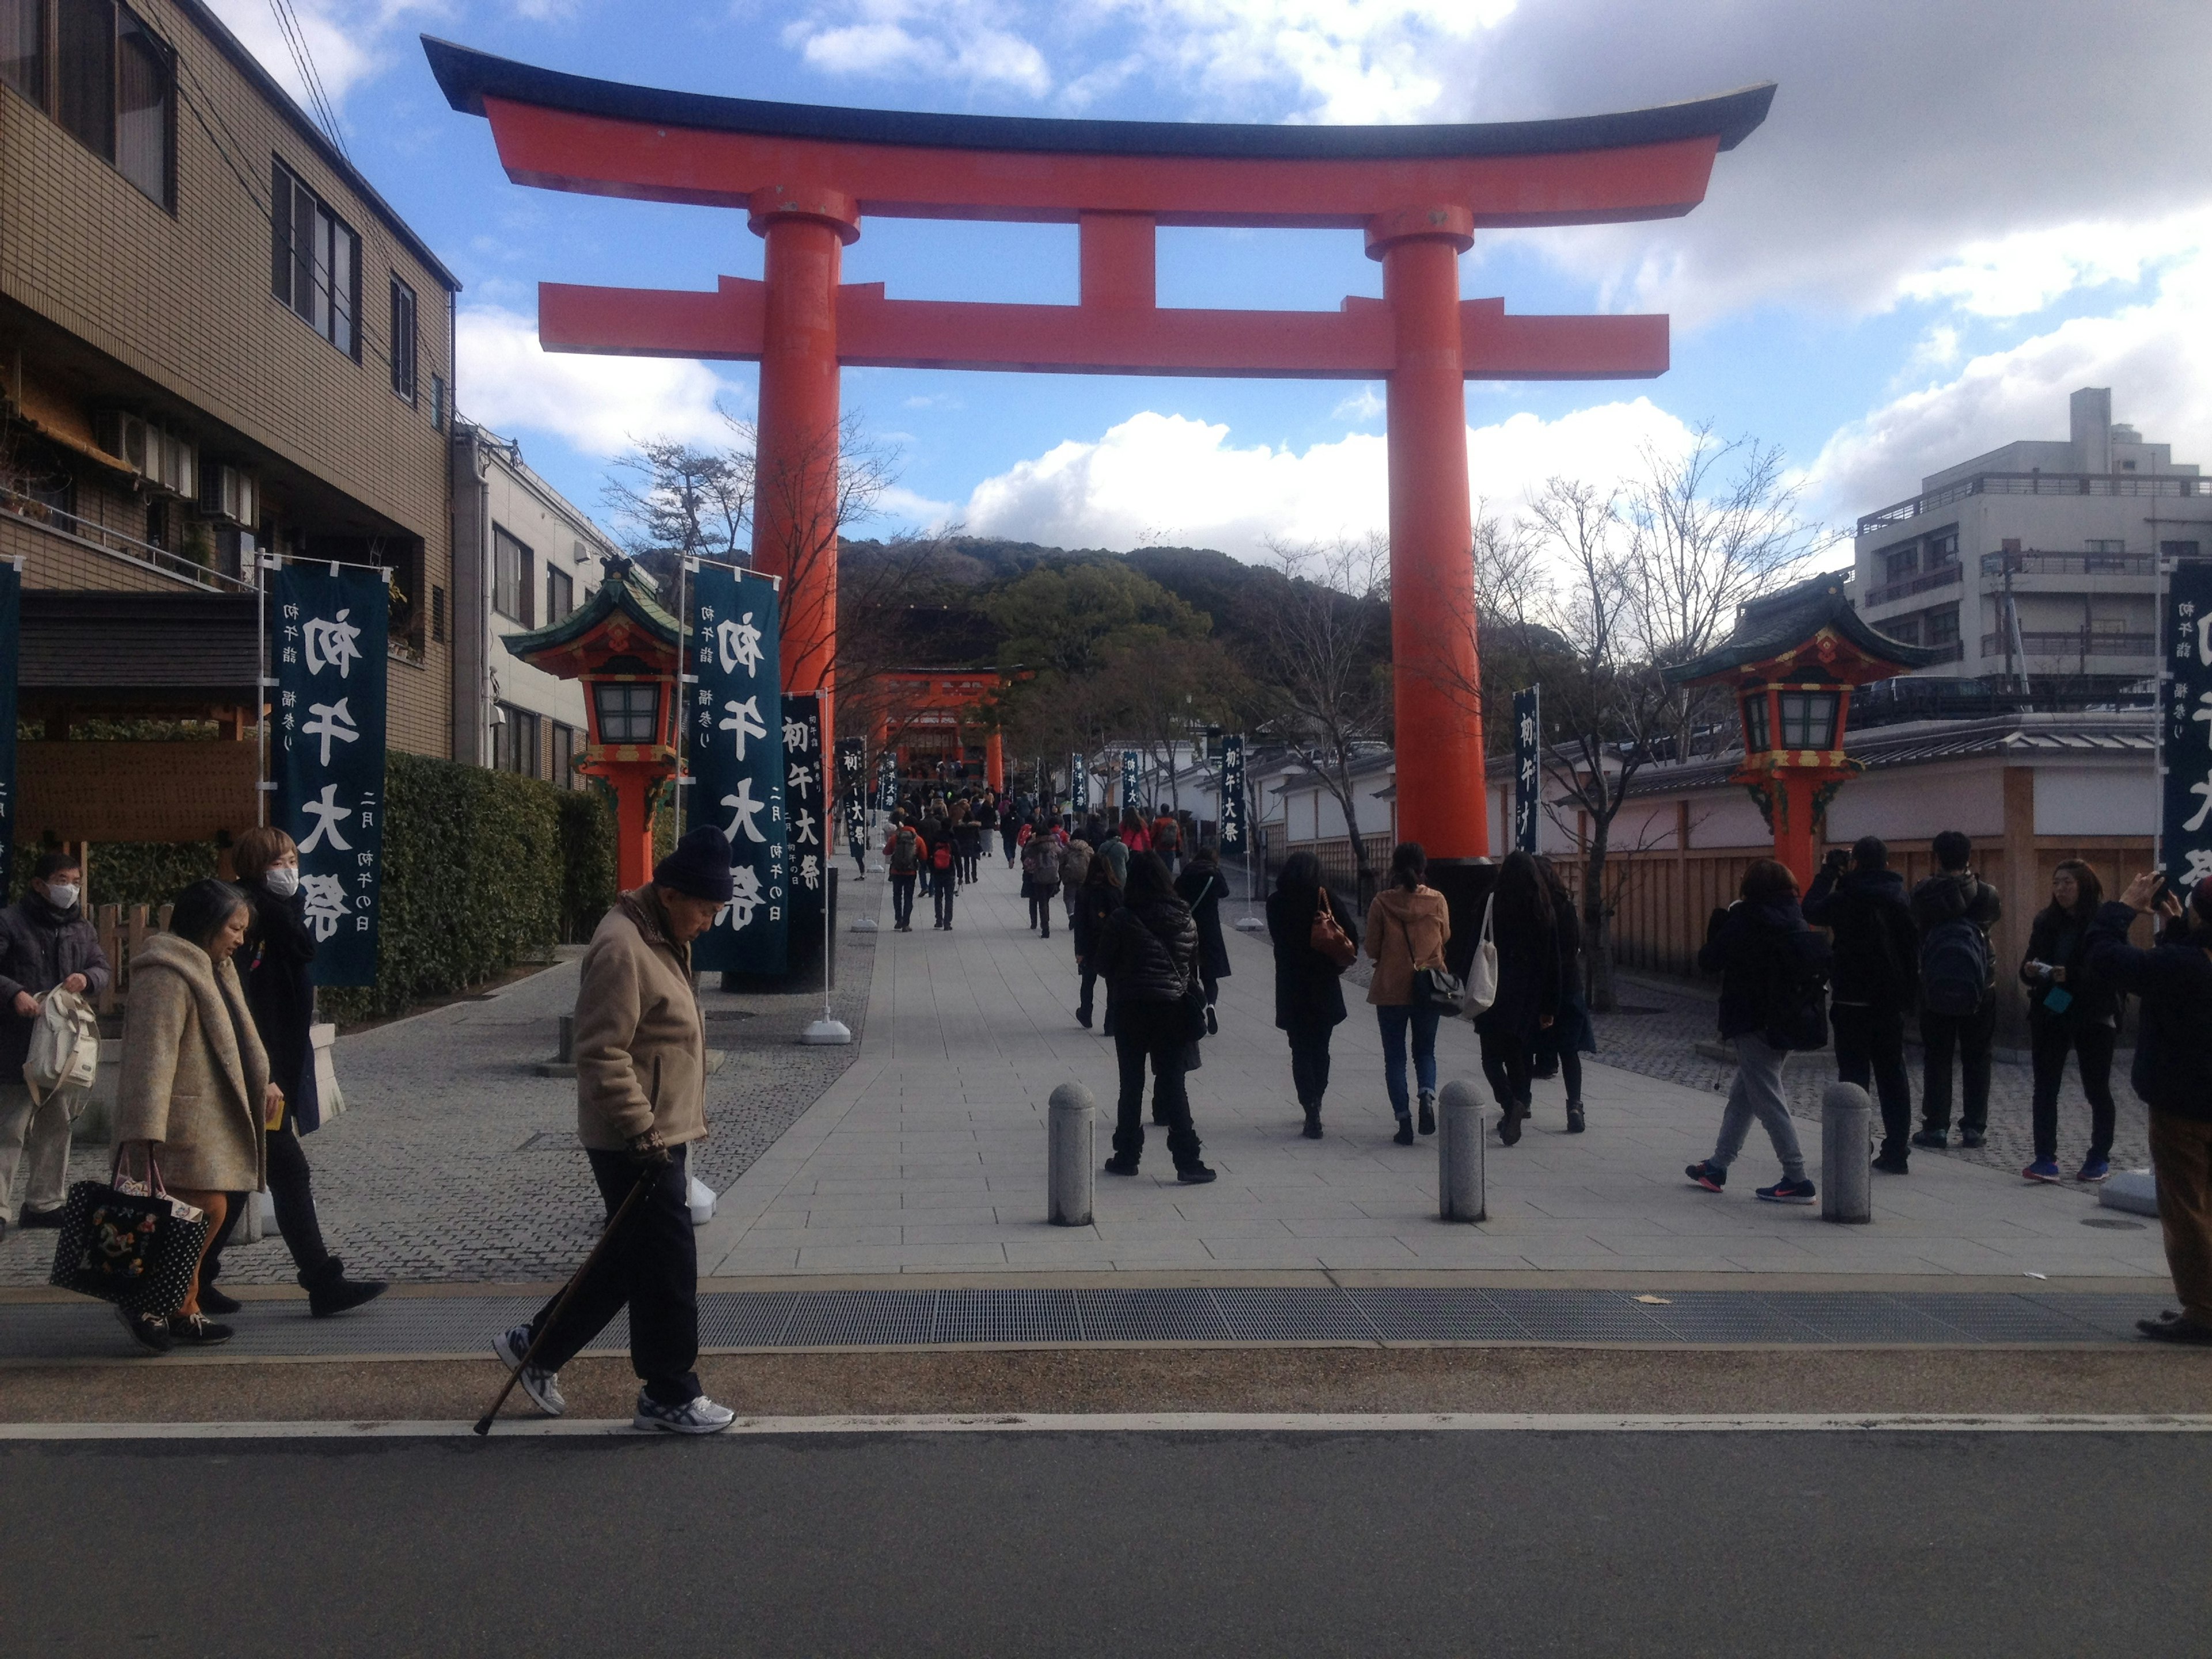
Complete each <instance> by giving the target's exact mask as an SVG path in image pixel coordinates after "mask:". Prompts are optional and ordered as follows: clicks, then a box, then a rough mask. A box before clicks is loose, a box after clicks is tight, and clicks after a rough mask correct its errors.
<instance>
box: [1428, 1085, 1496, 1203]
mask: <svg viewBox="0 0 2212 1659" xmlns="http://www.w3.org/2000/svg"><path fill="white" fill-rule="evenodd" d="M1437 1216H1438V1218H1441V1219H1443V1220H1445V1221H1485V1220H1487V1219H1488V1218H1489V1212H1488V1210H1487V1209H1486V1207H1485V1206H1484V1199H1483V1182H1482V1102H1481V1100H1480V1098H1479V1097H1477V1096H1476V1094H1475V1092H1474V1085H1473V1084H1472V1083H1462V1082H1461V1081H1459V1080H1458V1079H1454V1080H1453V1081H1451V1082H1449V1083H1447V1084H1445V1085H1444V1088H1443V1094H1442V1095H1441V1096H1439V1097H1437Z"/></svg>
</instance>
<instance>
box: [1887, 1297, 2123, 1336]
mask: <svg viewBox="0 0 2212 1659" xmlns="http://www.w3.org/2000/svg"><path fill="white" fill-rule="evenodd" d="M1913 1305H1914V1306H1915V1307H1916V1308H1917V1309H1918V1310H1920V1311H1922V1312H1923V1313H1925V1314H1927V1315H1928V1316H1929V1317H1930V1318H1934V1319H1940V1320H1942V1322H1944V1323H1945V1324H1947V1325H1948V1326H1950V1327H1951V1328H1953V1329H1954V1330H1956V1331H1958V1332H1960V1334H1963V1335H1966V1336H1967V1337H1969V1338H1971V1339H1972V1340H1974V1341H1976V1342H2086V1341H2088V1340H2091V1339H2093V1337H2095V1336H2096V1335H2097V1334H2098V1333H2097V1332H2096V1331H2095V1330H2094V1329H2093V1328H2091V1327H2090V1326H2088V1325H2086V1324H2084V1323H2083V1322H2081V1320H2078V1319H2075V1317H2073V1316H2071V1315H2070V1314H2069V1313H2067V1312H2066V1311H2065V1310H2063V1309H2062V1308H2054V1307H2051V1306H2049V1305H2048V1304H2042V1303H2038V1302H2036V1301H2035V1300H2033V1298H2031V1297H2025V1296H2013V1295H2007V1294H2003V1293H1998V1294H1996V1295H1990V1294H1986V1293H1984V1294H1978V1295H1977V1294H1960V1293H1957V1292H1945V1291H1937V1292H1936V1293H1935V1294H1933V1295H1927V1296H1916V1297H1914V1298H1913Z"/></svg>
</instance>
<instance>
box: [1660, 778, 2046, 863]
mask: <svg viewBox="0 0 2212 1659" xmlns="http://www.w3.org/2000/svg"><path fill="white" fill-rule="evenodd" d="M1945 829H1959V830H1963V831H1964V832H1965V833H1966V834H1967V835H1969V836H2002V834H2003V833H2004V766H2003V763H2002V761H2001V760H1999V759H1997V758H1996V757H1989V758H1986V759H1981V758H1977V759H1973V760H1966V761H1959V762H1955V763H1945V764H1941V765H1936V766H1911V767H1905V768H1903V769H1899V770H1897V771H1893V772H1875V773H1871V774H1869V775H1867V776H1865V777H1860V778H1854V779H1853V780H1852V781H1850V782H1849V783H1847V784H1845V785H1844V787H1843V789H1842V791H1841V792H1840V793H1838V795H1837V796H1836V798H1835V799H1834V800H1833V801H1832V802H1830V803H1829V805H1828V839H1829V840H1830V841H1832V842H1847V841H1857V839H1858V838H1859V837H1860V836H1881V838H1882V839H1883V840H1884V841H1925V840H1927V839H1928V837H1929V836H1933V835H1936V834H1937V833H1938V832H1940V831H1942V830H1945ZM1699 839H1700V840H1703V839H1704V838H1703V837H1702V836H1700V837H1699ZM1705 844H1706V845H1709V846H1711V845H1716V844H1717V843H1714V842H1706V843H1705Z"/></svg>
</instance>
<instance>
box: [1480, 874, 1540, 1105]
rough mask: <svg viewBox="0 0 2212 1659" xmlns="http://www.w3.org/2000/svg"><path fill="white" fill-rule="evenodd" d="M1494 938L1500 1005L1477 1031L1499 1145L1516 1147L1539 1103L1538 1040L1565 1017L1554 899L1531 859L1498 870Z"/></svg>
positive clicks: (1492, 922)
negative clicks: (1533, 1072) (1532, 1075)
mask: <svg viewBox="0 0 2212 1659" xmlns="http://www.w3.org/2000/svg"><path fill="white" fill-rule="evenodd" d="M1490 937H1491V939H1492V943H1493V944H1495V945H1497V947H1498V997H1497V1000H1495V1001H1493V1002H1492V1004H1491V1005H1490V1006H1489V1007H1487V1008H1486V1009H1484V1010H1483V1011H1482V1012H1480V1013H1479V1014H1477V1015H1476V1016H1475V1017H1474V1029H1475V1030H1477V1031H1479V1032H1480V1033H1481V1035H1482V1074H1483V1075H1484V1076H1485V1077H1486V1078H1488V1079H1490V1087H1491V1091H1492V1093H1494V1094H1495V1095H1496V1096H1497V1097H1498V1106H1499V1108H1500V1109H1501V1110H1502V1112H1503V1115H1502V1116H1500V1117H1499V1118H1498V1139H1500V1140H1502V1141H1504V1143H1505V1144H1506V1145H1507V1146H1512V1145H1513V1144H1514V1143H1515V1142H1516V1141H1517V1140H1519V1139H1521V1124H1522V1120H1523V1119H1525V1118H1526V1117H1527V1116H1528V1109H1529V1107H1530V1105H1531V1104H1532V1103H1533V1096H1532V1095H1531V1093H1530V1090H1529V1084H1528V1079H1529V1068H1530V1065H1531V1062H1532V1060H1533V1057H1534V1052H1535V1048H1536V1042H1537V1039H1538V1037H1539V1036H1541V1033H1542V1032H1543V1030H1544V1029H1545V1028H1546V1027H1547V1026H1549V1025H1550V1024H1552V1023H1553V1021H1554V1020H1555V1019H1557V1018H1558V1017H1559V934H1558V933H1557V931H1556V929H1555V925H1554V923H1553V916H1552V896H1551V891H1550V890H1549V889H1548V888H1547V887H1546V886H1545V884H1544V878H1543V875H1542V873H1541V872H1540V871H1538V869H1537V868H1536V860H1534V859H1533V858H1531V857H1530V856H1529V855H1528V854H1526V853H1519V852H1516V853H1508V854H1506V855H1505V862H1504V864H1502V865H1500V866H1498V886H1497V888H1496V890H1494V891H1493V892H1492V896H1491V901H1490Z"/></svg>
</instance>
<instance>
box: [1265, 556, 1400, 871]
mask: <svg viewBox="0 0 2212 1659" xmlns="http://www.w3.org/2000/svg"><path fill="white" fill-rule="evenodd" d="M1267 550H1268V552H1269V553H1270V554H1272V555H1273V558H1274V561H1275V564H1276V567H1277V580H1267V581H1257V580H1255V581H1254V582H1253V583H1252V584H1251V585H1250V586H1249V587H1248V588H1247V589H1246V591H1245V599H1244V600H1243V605H1244V606H1245V617H1246V621H1247V623H1248V626H1249V629H1250V630H1251V631H1252V633H1253V634H1254V635H1255V636H1256V637H1257V638H1258V639H1259V640H1260V641H1262V651H1263V654H1264V657H1265V661H1264V664H1263V665H1262V669H1261V672H1262V677H1263V678H1265V679H1266V680H1267V682H1268V683H1269V684H1271V685H1272V686H1273V689H1274V690H1275V692H1276V694H1277V696H1276V701H1277V704H1278V716H1277V719H1276V720H1275V722H1274V724H1275V726H1276V729H1277V730H1278V732H1279V733H1280V734H1281V735H1282V736H1283V737H1284V738H1285V739H1286V740H1287V741H1288V742H1289V744H1290V745H1291V749H1292V750H1293V752H1295V753H1296V754H1297V756H1298V757H1299V758H1300V759H1302V760H1303V761H1304V763H1306V764H1307V765H1308V766H1310V767H1311V768H1312V769H1313V771H1314V774H1315V775H1316V776H1317V777H1318V778H1320V780H1321V781H1322V787H1324V788H1326V789H1327V790H1328V793H1329V794H1330V796H1331V797H1332V798H1333V799H1334V800H1335V802H1336V804H1337V806H1338V809H1339V810H1340V811H1341V812H1342V813H1343V814H1344V827H1345V832H1346V835H1347V836H1349V837H1350V839H1351V842H1352V863H1353V867H1354V868H1355V869H1356V870H1357V872H1358V882H1359V902H1360V903H1361V904H1362V905H1363V906H1364V905H1365V904H1366V903H1367V902H1368V901H1369V900H1370V898H1372V897H1373V896H1374V894H1375V890H1376V877H1375V870H1374V866H1373V863H1372V861H1371V860H1370V859H1369V858H1368V856H1367V842H1366V838H1365V837H1364V836H1362V835H1361V833H1360V829H1359V801H1358V791H1357V789H1356V788H1355V787H1354V786H1353V782H1352V769H1353V766H1354V764H1355V763H1357V762H1358V759H1359V758H1360V757H1361V756H1362V755H1363V754H1364V753H1365V752H1367V751H1368V750H1370V749H1371V748H1373V747H1374V746H1375V745H1376V744H1385V743H1388V742H1389V739H1390V681H1389V650H1390V610H1389V564H1390V546H1389V541H1388V539H1387V538H1384V537H1383V536H1381V535H1378V534H1370V535H1368V536H1365V537H1363V538H1357V539H1350V538H1340V539H1338V540H1336V541H1334V542H1328V543H1322V544H1301V543H1294V542H1286V541H1273V540H1271V541H1270V542H1269V543H1268V544H1267Z"/></svg>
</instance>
